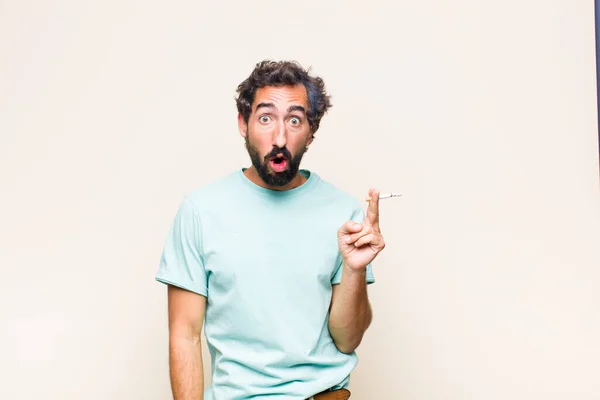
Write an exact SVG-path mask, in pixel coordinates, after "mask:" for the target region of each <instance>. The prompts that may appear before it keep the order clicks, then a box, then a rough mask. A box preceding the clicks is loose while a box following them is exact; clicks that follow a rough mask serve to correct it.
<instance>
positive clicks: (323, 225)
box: [156, 169, 374, 400]
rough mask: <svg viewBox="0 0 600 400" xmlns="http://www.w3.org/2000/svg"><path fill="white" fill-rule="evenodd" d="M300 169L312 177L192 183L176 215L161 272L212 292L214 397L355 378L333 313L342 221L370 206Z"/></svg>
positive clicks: (208, 328)
mask: <svg viewBox="0 0 600 400" xmlns="http://www.w3.org/2000/svg"><path fill="white" fill-rule="evenodd" d="M300 173H302V174H303V175H304V176H306V177H307V178H308V180H307V181H306V182H305V183H304V184H302V185H301V186H299V187H297V188H295V189H292V190H287V191H275V190H269V189H266V188H262V187H260V186H258V185H256V184H254V183H252V182H251V181H250V180H248V179H247V178H246V176H245V175H244V173H243V169H239V170H237V171H235V172H234V173H231V174H229V175H227V176H225V177H223V178H221V179H219V180H216V181H214V182H212V183H210V184H207V185H205V186H203V187H201V188H199V189H197V190H194V191H192V192H190V193H188V195H187V196H185V197H184V199H183V201H182V202H181V205H180V208H179V210H178V212H177V215H176V217H175V220H174V221H173V224H172V226H171V229H170V231H169V234H168V237H167V241H166V244H165V247H164V250H163V253H162V257H161V261H160V266H159V269H158V273H157V275H156V280H158V281H159V282H163V283H166V284H172V285H176V286H179V287H182V288H184V289H187V290H190V291H192V292H196V293H199V294H201V295H203V296H206V297H207V306H206V315H205V323H204V332H205V335H206V338H207V345H208V348H209V350H210V356H211V359H212V362H211V368H212V384H211V386H210V387H209V388H208V389H207V391H206V393H205V397H204V398H205V400H236V399H268V400H292V399H306V398H308V397H310V396H312V395H314V394H316V393H319V392H321V391H323V390H326V389H330V388H334V389H335V388H342V387H347V386H348V383H349V378H350V373H351V372H352V370H353V369H354V367H355V365H356V363H357V356H356V354H355V353H352V354H344V353H342V352H340V351H339V350H338V349H337V348H336V346H335V344H334V343H333V340H332V338H331V335H330V333H329V330H328V325H327V322H328V317H329V305H330V301H331V292H332V284H336V283H339V282H340V279H341V274H342V270H343V269H342V268H341V265H342V260H341V256H340V252H339V248H338V244H337V230H338V229H339V228H340V227H341V226H342V224H343V223H344V222H346V221H348V220H349V219H352V220H354V221H357V222H362V220H363V218H364V211H363V209H362V207H361V205H360V203H359V202H358V201H357V200H356V199H355V198H353V197H351V196H349V195H348V194H346V193H344V192H342V191H341V190H339V189H337V188H335V187H334V186H333V185H331V184H329V183H327V182H325V181H324V180H322V179H320V178H319V176H318V175H317V174H315V173H314V172H310V171H308V170H301V171H300ZM367 282H368V283H372V282H374V278H373V273H372V268H371V265H369V266H368V267H367Z"/></svg>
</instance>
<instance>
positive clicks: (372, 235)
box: [338, 189, 385, 271]
mask: <svg viewBox="0 0 600 400" xmlns="http://www.w3.org/2000/svg"><path fill="white" fill-rule="evenodd" d="M369 197H370V201H369V206H368V208H367V215H366V216H365V219H364V220H363V222H362V224H359V223H356V222H354V221H348V222H346V223H345V224H344V225H342V227H341V228H340V229H339V230H338V246H339V248H340V252H341V254H342V260H343V262H344V265H346V267H348V268H350V269H351V270H353V271H362V270H364V269H365V268H366V266H367V265H368V264H369V263H370V262H371V261H373V260H374V259H375V257H376V256H377V254H379V252H380V251H381V250H383V249H384V247H385V241H384V240H383V236H382V235H381V231H380V230H379V191H378V190H375V189H370V190H369Z"/></svg>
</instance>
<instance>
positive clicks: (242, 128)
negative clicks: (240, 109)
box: [238, 113, 248, 138]
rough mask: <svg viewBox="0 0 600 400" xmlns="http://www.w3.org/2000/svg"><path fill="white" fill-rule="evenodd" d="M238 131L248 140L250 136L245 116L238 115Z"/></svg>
mask: <svg viewBox="0 0 600 400" xmlns="http://www.w3.org/2000/svg"><path fill="white" fill-rule="evenodd" d="M238 129H239V130H240V135H241V136H242V137H243V138H246V135H248V124H247V123H246V121H244V116H243V115H242V114H240V113H238Z"/></svg>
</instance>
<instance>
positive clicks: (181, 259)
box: [155, 199, 208, 296]
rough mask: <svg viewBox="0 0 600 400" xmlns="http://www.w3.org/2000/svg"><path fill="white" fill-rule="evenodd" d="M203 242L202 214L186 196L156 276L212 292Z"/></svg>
mask: <svg viewBox="0 0 600 400" xmlns="http://www.w3.org/2000/svg"><path fill="white" fill-rule="evenodd" d="M200 244H201V229H200V216H199V214H198V211H197V209H196V207H195V206H194V205H193V204H192V203H191V202H190V201H189V200H188V199H184V200H183V201H182V202H181V204H180V206H179V209H178V211H177V214H176V216H175V220H174V221H173V222H172V224H171V227H170V229H169V232H168V235H167V240H166V243H165V246H164V248H163V252H162V256H161V259H160V265H159V268H158V273H157V274H156V277H155V279H156V280H157V281H158V282H162V283H165V284H170V285H174V286H178V287H181V288H183V289H186V290H189V291H191V292H195V293H198V294H200V295H203V296H208V285H207V277H206V270H205V268H204V261H203V258H202V252H201V246H200Z"/></svg>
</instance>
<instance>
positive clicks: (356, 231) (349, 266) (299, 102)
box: [168, 85, 385, 400]
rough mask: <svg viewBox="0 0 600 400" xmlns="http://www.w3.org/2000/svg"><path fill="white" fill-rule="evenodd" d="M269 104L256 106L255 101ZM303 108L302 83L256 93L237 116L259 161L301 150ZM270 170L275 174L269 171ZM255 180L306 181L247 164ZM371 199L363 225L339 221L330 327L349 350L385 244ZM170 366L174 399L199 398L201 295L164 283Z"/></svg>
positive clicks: (365, 313) (306, 129) (364, 322)
mask: <svg viewBox="0 0 600 400" xmlns="http://www.w3.org/2000/svg"><path fill="white" fill-rule="evenodd" d="M261 104H263V105H268V106H261V107H259V105H261ZM301 108H303V109H304V110H308V99H307V94H306V89H305V88H304V86H303V85H296V86H281V87H264V88H260V89H258V90H257V91H256V95H255V99H254V102H253V104H252V113H251V115H250V117H249V119H248V122H246V121H244V118H243V116H242V115H238V127H239V131H240V135H241V136H242V137H243V138H244V139H245V140H246V141H247V144H248V145H250V146H252V147H253V148H254V149H255V150H256V151H257V152H258V155H259V158H260V159H261V160H263V159H264V157H265V156H266V155H268V154H269V153H271V151H272V150H273V148H274V147H278V148H283V147H285V148H287V149H288V151H289V152H290V153H291V155H292V156H294V157H295V156H297V155H300V154H303V153H304V152H306V150H307V148H308V146H309V145H310V144H311V143H312V140H313V132H312V131H311V129H310V126H309V124H308V119H307V118H306V114H305V112H303V111H302V110H301ZM270 172H271V173H275V172H274V171H273V170H272V169H271V170H270ZM244 174H245V175H246V177H247V178H248V179H249V180H250V181H252V182H254V183H255V184H257V185H259V186H262V187H265V188H268V189H272V190H290V189H293V188H296V187H298V186H300V185H302V184H303V183H304V182H306V178H305V177H303V176H302V175H301V174H296V175H295V176H294V177H293V178H292V179H291V180H290V181H289V182H288V183H287V184H285V185H282V186H272V185H268V184H267V183H266V182H265V181H264V180H263V179H262V178H261V177H260V175H259V174H258V172H257V170H256V169H255V168H254V167H253V166H251V167H249V168H248V169H246V171H245V172H244ZM369 196H370V202H369V206H368V209H367V212H366V216H365V219H364V220H363V222H362V224H357V223H355V222H353V221H347V222H346V223H344V224H343V225H342V226H341V227H340V228H339V230H338V232H337V237H338V246H339V249H340V252H341V254H342V260H343V266H342V268H343V273H342V280H341V283H340V284H337V285H333V287H332V297H331V304H330V317H329V321H328V326H329V331H330V334H331V337H332V338H333V341H334V343H335V345H336V347H337V348H338V349H339V350H340V351H341V352H344V353H351V352H353V351H354V350H355V349H356V348H357V347H358V345H359V344H360V342H361V340H362V338H363V335H364V333H365V331H366V330H367V328H368V327H369V325H370V323H371V319H372V312H371V306H370V303H369V299H368V295H367V284H366V266H367V265H368V264H369V263H370V262H372V261H373V260H374V259H375V257H376V256H377V254H379V252H380V251H381V250H383V248H384V247H385V242H384V239H383V236H382V235H381V231H380V228H379V191H377V190H375V189H370V190H369ZM168 300H169V307H168V314H169V365H170V377H171V387H172V392H173V397H174V400H202V399H203V389H204V379H203V366H202V349H201V341H200V338H201V332H202V325H203V321H204V313H205V311H206V298H205V297H204V296H200V295H198V294H196V293H192V292H189V291H186V290H184V289H180V288H177V287H174V286H172V285H169V289H168Z"/></svg>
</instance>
